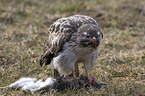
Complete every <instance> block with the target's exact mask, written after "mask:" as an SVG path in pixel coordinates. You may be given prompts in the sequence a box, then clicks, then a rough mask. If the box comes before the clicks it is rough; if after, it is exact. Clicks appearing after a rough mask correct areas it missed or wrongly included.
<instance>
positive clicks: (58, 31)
mask: <svg viewBox="0 0 145 96" xmlns="http://www.w3.org/2000/svg"><path fill="white" fill-rule="evenodd" d="M48 34H49V36H48V39H47V44H46V49H45V51H44V54H42V55H41V58H40V65H41V66H42V65H43V64H45V65H48V64H51V65H52V66H53V68H54V70H55V72H54V75H55V76H59V75H61V76H62V75H64V76H66V75H68V74H70V73H71V72H73V75H75V76H76V77H77V76H78V75H79V70H78V63H80V62H82V63H83V65H84V69H85V75H87V76H88V74H89V73H90V72H91V71H92V69H93V66H94V64H95V62H96V60H97V57H98V52H99V48H100V46H101V44H102V41H103V33H102V32H101V30H100V28H99V25H98V23H97V21H96V20H94V19H93V18H92V17H89V16H85V15H74V16H70V17H66V18H64V17H63V18H61V19H58V20H57V21H56V22H54V23H53V24H52V25H51V26H50V27H49V29H48ZM58 74H59V75H58Z"/></svg>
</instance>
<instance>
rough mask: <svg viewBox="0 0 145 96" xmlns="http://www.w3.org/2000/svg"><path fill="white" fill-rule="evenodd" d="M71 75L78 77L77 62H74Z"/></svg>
mask: <svg viewBox="0 0 145 96" xmlns="http://www.w3.org/2000/svg"><path fill="white" fill-rule="evenodd" d="M73 77H76V78H77V77H79V67H78V63H75V65H74V70H73Z"/></svg>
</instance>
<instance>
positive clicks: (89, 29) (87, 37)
mask: <svg viewBox="0 0 145 96" xmlns="http://www.w3.org/2000/svg"><path fill="white" fill-rule="evenodd" d="M77 33H78V34H79V36H78V38H79V39H78V42H79V43H80V45H81V46H84V47H88V46H90V47H93V48H96V47H97V46H98V45H99V44H100V43H101V42H102V40H103V33H102V32H101V31H100V28H99V26H97V25H94V24H84V25H82V26H81V27H80V28H79V29H78V32H77Z"/></svg>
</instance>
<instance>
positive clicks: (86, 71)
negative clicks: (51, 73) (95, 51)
mask: <svg viewBox="0 0 145 96" xmlns="http://www.w3.org/2000/svg"><path fill="white" fill-rule="evenodd" d="M84 69H85V75H86V76H89V73H88V70H87V68H86V66H85V64H84Z"/></svg>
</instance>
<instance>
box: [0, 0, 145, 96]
mask: <svg viewBox="0 0 145 96" xmlns="http://www.w3.org/2000/svg"><path fill="white" fill-rule="evenodd" d="M0 2H1V3H0V87H3V86H7V85H9V84H11V83H13V82H15V81H16V80H18V79H19V78H20V77H35V78H38V79H41V78H47V77H50V76H52V71H51V68H50V67H49V66H43V67H40V66H39V62H38V59H39V56H40V55H41V54H42V52H43V48H44V44H45V41H46V40H47V37H48V33H47V29H48V27H49V26H50V24H52V23H53V22H54V21H55V20H57V19H58V18H61V17H65V16H70V15H76V14H82V15H88V16H91V17H93V18H94V19H96V20H97V21H98V23H99V25H100V27H101V30H102V31H103V32H104V41H103V44H102V46H101V48H100V52H99V57H98V59H97V62H96V64H95V67H94V71H93V73H92V75H93V76H96V78H97V81H98V82H104V83H106V84H107V87H106V88H103V89H99V90H97V91H95V92H92V91H90V90H86V89H80V90H77V91H71V90H67V91H66V92H65V93H53V92H49V93H44V94H43V95H48V94H49V95H63V96H66V95H77V96H78V95H93V96H94V95H103V96H104V95H105V96H116V95H117V96H131V95H133V96H143V95H145V23H144V22H145V1H144V0H86V1H84V0H54V1H53V0H1V1H0ZM81 67H82V66H80V69H81V73H82V74H83V69H82V68H81ZM38 94H39V93H38ZM0 95H5V96H6V95H32V94H30V93H26V92H23V91H22V90H19V91H17V90H8V91H7V90H6V91H5V90H0Z"/></svg>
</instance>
